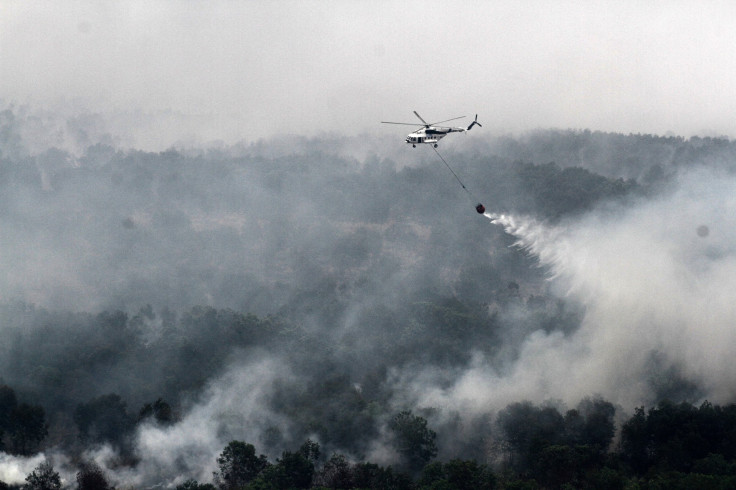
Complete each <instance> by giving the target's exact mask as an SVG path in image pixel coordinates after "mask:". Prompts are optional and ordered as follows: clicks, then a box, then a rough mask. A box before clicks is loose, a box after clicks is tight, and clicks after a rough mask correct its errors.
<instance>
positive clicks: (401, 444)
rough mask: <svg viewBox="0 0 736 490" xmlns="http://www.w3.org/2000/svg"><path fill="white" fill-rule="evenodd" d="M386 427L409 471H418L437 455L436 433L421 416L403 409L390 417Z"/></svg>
mask: <svg viewBox="0 0 736 490" xmlns="http://www.w3.org/2000/svg"><path fill="white" fill-rule="evenodd" d="M388 427H389V429H390V430H391V432H392V434H393V444H394V447H395V448H396V450H397V451H398V453H399V454H400V455H401V457H402V460H403V463H404V465H406V467H407V468H408V469H409V470H410V471H413V472H416V471H419V470H420V469H422V468H423V467H424V465H425V464H427V462H428V461H429V460H430V459H432V458H434V457H435V456H437V445H436V444H435V439H436V438H437V433H435V431H433V430H432V429H430V428H429V427H428V426H427V420H426V419H424V418H423V417H420V416H418V415H412V413H411V410H404V411H401V412H399V413H398V414H397V415H396V416H394V418H393V419H391V422H389V424H388Z"/></svg>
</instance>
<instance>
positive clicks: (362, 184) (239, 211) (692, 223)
mask: <svg viewBox="0 0 736 490" xmlns="http://www.w3.org/2000/svg"><path fill="white" fill-rule="evenodd" d="M103 126H104V125H103V124H102V121H101V119H100V116H97V115H94V114H81V115H76V116H75V117H69V118H64V119H59V118H58V117H55V116H53V115H51V114H48V113H44V112H40V111H34V110H33V109H31V108H28V107H22V106H5V107H4V109H3V111H2V112H0V203H1V206H0V271H1V272H2V273H1V274H0V333H1V334H2V339H3V340H2V342H1V343H0V449H2V452H0V480H1V481H2V482H4V483H0V488H20V487H21V486H23V485H24V486H25V487H26V488H31V489H36V488H84V489H91V488H113V487H115V488H118V489H125V488H179V489H205V488H223V489H236V488H237V489H239V488H254V489H255V488H258V489H267V488H268V489H270V488H274V489H275V488H397V489H399V488H431V489H462V488H733V487H734V486H735V485H736V442H735V441H736V405H734V404H733V403H734V402H736V396H734V395H735V394H736V392H734V386H736V372H734V371H733V369H732V358H733V354H734V345H736V343H734V340H736V339H735V338H734V337H736V332H734V331H733V325H734V321H735V320H736V311H734V309H733V298H732V295H733V291H734V287H735V286H736V284H734V282H736V279H734V277H736V274H734V272H736V271H735V270H734V269H736V248H734V244H736V236H734V235H735V234H736V226H734V225H736V223H734V221H735V220H736V218H734V216H733V213H732V212H731V210H732V209H733V205H734V204H736V203H735V202H734V199H736V197H735V196H736V143H734V142H732V141H730V140H729V139H726V138H699V137H692V138H682V137H675V136H667V137H664V136H656V135H642V134H629V135H624V134H612V133H601V132H595V131H587V130H585V131H582V130H545V131H541V130H540V131H535V132H528V133H524V134H519V135H499V134H491V135H488V134H484V135H473V136H463V135H460V136H455V137H454V139H453V140H452V141H450V139H451V138H448V139H447V142H446V144H445V141H443V145H441V146H440V151H441V152H442V153H443V155H444V156H445V158H446V159H447V160H448V161H449V162H451V163H452V165H453V168H454V169H455V171H456V172H457V174H458V176H460V178H461V179H462V180H463V181H464V183H465V184H467V188H468V191H469V192H466V191H465V190H463V188H462V187H461V186H459V185H458V182H457V181H456V180H455V179H454V178H453V176H452V175H451V174H450V173H449V172H448V171H447V168H445V167H444V166H443V164H442V162H441V161H440V160H438V159H437V155H435V154H434V152H432V151H431V150H430V149H429V148H416V149H412V148H411V147H410V146H408V145H404V144H403V142H402V138H386V137H380V136H372V135H363V136H361V137H347V136H345V137H343V136H340V135H335V134H325V135H322V136H319V137H314V138H305V137H300V136H283V137H274V138H271V139H267V140H258V141H254V142H245V141H244V142H242V143H240V144H236V145H225V144H217V143H212V144H199V145H188V144H186V143H182V144H180V145H177V146H174V147H172V148H171V149H169V150H166V151H163V152H151V151H141V150H137V149H135V148H126V147H123V146H121V145H120V144H119V139H118V136H117V135H115V134H111V133H108V132H105V131H104V130H101V129H100V128H101V127H103ZM478 201H480V202H482V203H483V204H484V205H485V207H486V209H487V210H488V212H487V214H486V215H479V214H477V213H476V212H475V210H474V209H473V207H474V205H475V204H476V202H478Z"/></svg>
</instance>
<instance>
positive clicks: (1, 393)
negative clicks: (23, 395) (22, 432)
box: [0, 385, 18, 430]
mask: <svg viewBox="0 0 736 490" xmlns="http://www.w3.org/2000/svg"><path fill="white" fill-rule="evenodd" d="M16 406H18V400H17V399H16V397H15V391H14V390H13V388H11V387H10V386H7V385H0V430H8V429H9V428H10V414H11V413H12V412H13V410H14V409H15V407H16Z"/></svg>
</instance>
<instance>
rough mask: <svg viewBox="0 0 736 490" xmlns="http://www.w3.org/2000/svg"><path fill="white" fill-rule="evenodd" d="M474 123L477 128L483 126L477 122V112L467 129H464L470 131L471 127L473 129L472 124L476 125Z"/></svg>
mask: <svg viewBox="0 0 736 490" xmlns="http://www.w3.org/2000/svg"><path fill="white" fill-rule="evenodd" d="M476 125H477V126H478V127H479V128H482V127H483V125H482V124H481V123H479V122H478V114H476V115H475V120H474V121H473V122H471V123H470V126H468V129H466V131H470V130H471V129H473V126H476Z"/></svg>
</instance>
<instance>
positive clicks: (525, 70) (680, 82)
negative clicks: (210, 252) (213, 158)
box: [0, 0, 736, 149]
mask: <svg viewBox="0 0 736 490" xmlns="http://www.w3.org/2000/svg"><path fill="white" fill-rule="evenodd" d="M734 45H736V5H734V4H733V3H731V2H695V1H691V2H638V1H628V2H580V1H567V2H542V1H538V2H521V3H520V2H512V1H504V2H456V1H442V2H400V3H396V2H388V1H379V2H337V1H334V2H331V1H323V2H309V1H308V2H287V1H274V2H226V1H214V2H173V1H154V2H148V1H146V2H142V1H140V2H135V1H132V2H92V1H71V2H55V3H49V2H39V1H35V2H34V1H31V2H27V1H10V0H4V1H3V2H1V3H0V71H1V72H2V74H3V76H2V78H1V79H0V98H2V99H4V100H5V101H6V102H10V103H20V104H32V105H33V106H34V107H37V108H38V107H46V108H53V109H54V110H57V111H58V110H60V108H64V109H65V110H66V111H67V112H71V113H78V112H79V111H91V112H93V113H96V114H98V113H101V114H105V115H106V116H107V117H108V118H109V122H108V124H110V126H111V128H112V130H114V132H116V133H117V134H118V135H119V137H121V138H123V140H122V142H123V143H125V144H127V145H129V146H135V147H138V148H146V149H159V148H166V147H168V146H170V145H171V144H174V143H177V142H181V141H186V140H192V139H196V140H198V141H205V142H207V141H213V140H219V141H224V142H226V143H232V142H236V141H240V140H248V141H252V140H254V139H257V138H260V137H264V136H270V135H274V134H288V133H296V134H302V135H314V134H320V133H323V132H340V133H344V134H348V135H350V134H360V133H362V132H364V131H370V132H375V131H377V130H383V131H386V132H389V131H393V132H395V131H396V127H383V128H381V129H378V126H379V125H378V121H381V120H408V121H413V115H412V113H411V111H412V110H418V111H419V112H420V113H421V114H423V115H424V116H425V117H426V118H428V119H432V120H437V119H444V118H449V117H453V116H457V115H472V114H474V113H476V112H477V113H480V114H481V118H480V119H481V121H483V122H484V124H485V126H484V127H485V128H486V129H488V130H491V131H494V130H495V131H507V132H508V131H524V130H529V129H535V128H549V127H553V128H563V129H565V128H573V129H580V128H595V129H598V130H603V131H616V132H623V133H656V134H666V133H667V132H674V133H676V134H679V135H684V136H690V135H694V134H697V135H726V136H733V135H735V134H736V126H735V125H736V123H734V120H733V117H732V115H733V113H734V112H735V111H736V95H734V93H733V91H732V90H731V87H733V86H734V85H736V59H734V57H733V56H732V47H733V46H734ZM132 126H135V127H132ZM123 133H125V134H123ZM126 138H127V139H126Z"/></svg>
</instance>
